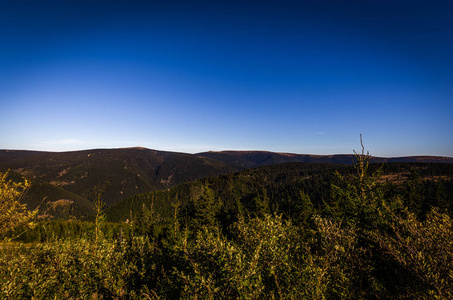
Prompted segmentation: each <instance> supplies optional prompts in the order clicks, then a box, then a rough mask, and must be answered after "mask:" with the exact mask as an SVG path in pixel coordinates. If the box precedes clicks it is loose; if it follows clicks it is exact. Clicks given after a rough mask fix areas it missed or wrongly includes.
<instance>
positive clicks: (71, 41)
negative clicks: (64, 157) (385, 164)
mask: <svg viewBox="0 0 453 300" xmlns="http://www.w3.org/2000/svg"><path fill="white" fill-rule="evenodd" d="M161 2H163V3H165V4H162V3H161ZM189 2H190V3H189ZM452 114H453V1H451V0H445V1H438V0H430V1H398V0H394V1H383V0H379V1H378V0H376V1H371V0H356V1H340V0H335V1H333V0H332V1H323V0H317V1H284V0H281V1H203V2H202V1H159V2H157V1H134V0H132V1H112V0H110V1H97V0H86V1H84V0H67V1H64V0H53V1H49V0H40V1H38V0H36V1H27V0H11V1H9V0H0V149H29V150H49V151H66V150H79V149H92V148H117V147H133V146H143V147H147V148H152V149H158V150H168V151H180V152H190V153H196V152H201V151H209V150H269V151H277V152H293V153H312V154H335V153H347V154H350V153H352V150H353V149H359V148H360V141H359V135H360V134H363V139H364V144H365V147H366V148H367V149H368V150H369V151H370V153H371V154H372V155H376V156H406V155H442V156H452V157H453V116H452Z"/></svg>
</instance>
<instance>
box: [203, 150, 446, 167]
mask: <svg viewBox="0 0 453 300" xmlns="http://www.w3.org/2000/svg"><path fill="white" fill-rule="evenodd" d="M196 155H198V156H201V157H207V158H212V159H216V160H218V161H222V162H224V163H227V164H230V165H231V166H233V167H235V168H238V169H249V168H256V167H261V166H266V165H273V164H281V163H287V162H304V163H331V164H348V165H350V164H353V163H354V160H355V156H354V155H353V154H335V155H313V154H294V153H276V152H268V151H209V152H202V153H198V154H196ZM371 162H373V163H384V162H421V163H422V162H427V163H453V158H451V157H441V156H407V157H390V158H385V157H372V158H371Z"/></svg>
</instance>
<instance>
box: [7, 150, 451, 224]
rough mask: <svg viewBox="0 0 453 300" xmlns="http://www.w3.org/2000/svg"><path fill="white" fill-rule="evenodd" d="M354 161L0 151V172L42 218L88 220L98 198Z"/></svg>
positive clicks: (270, 155) (264, 154) (256, 154)
mask: <svg viewBox="0 0 453 300" xmlns="http://www.w3.org/2000/svg"><path fill="white" fill-rule="evenodd" d="M354 158H355V156H354V155H308V154H292V153H276V152H268V151H220V152H213V151H210V152H203V153H196V154H187V153H179V152H168V151H158V150H152V149H147V148H141V147H135V148H120V149H93V150H83V151H70V152H43V151H27V150H0V171H2V172H5V171H7V170H10V177H11V178H12V179H13V180H21V178H22V177H25V178H27V179H29V180H30V181H31V182H32V187H31V189H30V190H29V191H28V193H27V194H26V196H25V197H24V200H23V201H24V202H25V203H27V205H28V208H30V209H35V208H36V207H39V210H40V216H41V217H42V218H45V217H51V218H71V217H75V218H81V217H85V216H88V215H90V214H92V212H93V207H94V204H93V202H94V200H96V199H97V198H98V197H99V199H101V200H102V201H103V202H104V203H105V206H106V207H111V206H113V205H114V204H116V203H118V202H120V201H121V200H123V199H126V198H129V197H131V196H134V195H137V194H141V193H146V192H151V191H157V190H162V189H169V188H171V187H173V186H176V185H178V184H181V183H184V182H189V181H193V180H196V179H200V178H206V177H213V176H219V175H224V174H228V173H232V172H236V171H241V170H246V169H251V168H257V167H261V166H266V165H274V164H281V163H288V162H299V163H335V164H352V163H353V162H354ZM372 162H376V163H383V162H429V163H453V158H450V157H436V156H411V157H395V158H382V157H373V158H372Z"/></svg>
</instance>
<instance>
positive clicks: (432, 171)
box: [0, 151, 453, 299]
mask: <svg viewBox="0 0 453 300" xmlns="http://www.w3.org/2000/svg"><path fill="white" fill-rule="evenodd" d="M369 159H370V157H369V156H368V155H367V154H365V153H364V152H363V151H362V152H361V153H358V154H357V155H356V160H355V164H354V165H353V166H348V165H340V164H328V163H284V164H275V165H268V166H262V167H259V168H255V169H250V170H245V171H241V172H236V173H230V174H226V175H221V176H217V177H208V178H204V179H197V180H195V181H191V182H186V183H182V184H180V185H177V186H174V187H172V188H167V189H164V190H159V191H153V192H148V193H143V194H138V195H136V196H133V197H130V198H128V199H125V200H123V201H121V202H119V203H117V204H116V205H113V206H111V207H109V208H107V209H104V208H105V205H104V201H105V200H104V199H103V195H102V193H99V194H98V196H97V198H95V200H94V201H93V202H92V205H93V206H94V207H95V209H96V211H95V213H94V214H92V217H89V218H86V219H82V220H70V221H67V220H47V221H40V222H36V220H34V219H33V214H32V213H29V212H27V211H26V210H25V209H24V207H19V206H17V207H16V212H17V213H18V214H16V215H14V216H15V217H14V216H13V215H11V216H12V217H11V218H10V221H11V226H10V227H4V228H3V227H2V231H0V235H1V236H0V238H1V239H2V240H1V241H2V244H1V246H0V247H1V249H0V298H5V299H48V298H56V299H188V298H190V299H192V298H202V299H257V298H265V299H267V298H270V299H272V298H277V299H452V298H453V288H452V287H453V227H452V219H451V218H452V217H453V215H452V211H453V180H452V179H453V164H430V163H385V164H370V163H369ZM2 178H3V179H2V180H3V181H2V186H1V188H2V201H3V202H2V203H7V199H9V200H10V203H13V202H12V200H17V199H19V198H20V196H21V191H22V190H23V189H26V188H28V187H27V186H21V185H17V184H15V183H13V182H12V181H8V180H7V179H6V176H2ZM12 190H16V191H19V192H18V193H16V194H11V193H7V192H6V191H12ZM14 218H16V219H14ZM15 220H16V221H17V222H16V223H14V221H15Z"/></svg>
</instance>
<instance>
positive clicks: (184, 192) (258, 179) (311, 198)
mask: <svg viewBox="0 0 453 300" xmlns="http://www.w3.org/2000/svg"><path fill="white" fill-rule="evenodd" d="M378 170H379V178H377V179H376V180H377V181H379V184H380V185H381V187H382V191H383V193H384V195H383V196H384V197H386V198H392V197H396V196H398V197H399V198H400V199H401V200H402V201H403V203H404V204H405V205H406V206H407V207H408V208H409V209H410V210H411V211H412V212H414V213H415V214H416V215H417V217H420V218H424V217H425V216H426V214H427V213H428V212H429V211H430V210H431V208H433V207H438V208H440V209H441V210H446V211H449V213H451V212H452V211H453V165H451V164H425V163H390V164H384V165H382V164H370V165H369V172H370V173H374V172H376V171H378ZM355 174H356V169H355V168H354V167H353V166H345V165H335V164H316V163H313V164H307V163H286V164H280V165H271V166H265V167H260V168H257V169H252V170H248V171H243V172H239V173H234V174H229V175H223V176H219V177H213V178H207V179H202V180H196V181H194V182H190V183H186V184H182V185H179V186H176V187H174V188H172V189H168V190H162V191H156V192H151V193H146V194H140V195H136V196H134V197H132V198H129V199H127V200H125V201H123V202H121V203H119V204H117V205H115V206H113V207H112V208H110V209H108V210H107V211H106V217H107V219H108V220H109V221H113V222H118V221H125V220H129V221H131V220H136V219H137V217H141V216H142V215H143V212H144V209H145V210H148V211H149V210H150V209H151V208H152V210H153V212H154V213H155V215H158V216H159V218H160V221H162V220H166V221H168V222H172V220H173V219H174V218H175V217H176V218H177V219H178V220H177V221H178V223H179V224H181V225H182V226H186V225H190V224H192V225H191V226H193V223H199V221H196V219H211V220H212V219H213V218H215V219H216V220H215V222H213V223H217V224H220V225H221V226H222V228H228V226H230V225H231V224H232V223H234V222H235V221H237V220H238V216H242V217H257V216H263V215H264V214H282V215H283V217H284V218H285V219H286V220H291V221H292V222H293V223H296V224H298V223H299V222H301V221H303V219H304V218H305V219H306V218H307V216H309V215H312V214H322V213H323V211H324V209H325V206H326V204H329V203H330V202H331V199H332V194H333V193H334V190H333V186H334V185H335V184H336V183H337V182H338V179H339V176H343V177H345V179H348V178H350V177H351V176H354V175H355ZM389 174H392V175H393V177H391V179H392V180H391V181H389V177H386V175H389ZM203 211H205V212H203ZM203 222H204V221H203Z"/></svg>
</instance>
